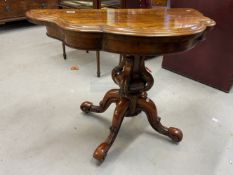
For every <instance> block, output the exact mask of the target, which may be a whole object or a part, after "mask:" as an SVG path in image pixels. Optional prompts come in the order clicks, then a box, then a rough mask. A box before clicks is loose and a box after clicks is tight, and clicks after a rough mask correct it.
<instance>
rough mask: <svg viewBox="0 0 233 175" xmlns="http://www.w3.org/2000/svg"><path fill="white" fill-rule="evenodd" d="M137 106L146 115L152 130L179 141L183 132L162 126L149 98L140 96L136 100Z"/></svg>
mask: <svg viewBox="0 0 233 175" xmlns="http://www.w3.org/2000/svg"><path fill="white" fill-rule="evenodd" d="M137 104H138V107H139V108H141V109H142V111H144V112H145V113H146V115H147V119H148V121H149V123H150V125H151V126H152V128H153V129H154V130H156V131H157V132H159V133H160V134H163V135H166V136H168V137H170V138H171V139H172V140H173V141H174V142H180V141H181V140H182V138H183V133H182V131H181V130H180V129H178V128H174V127H170V128H167V127H165V126H163V125H162V124H161V122H160V118H159V117H158V116H157V109H156V106H155V104H154V103H153V101H152V100H150V99H149V98H140V99H138V101H137Z"/></svg>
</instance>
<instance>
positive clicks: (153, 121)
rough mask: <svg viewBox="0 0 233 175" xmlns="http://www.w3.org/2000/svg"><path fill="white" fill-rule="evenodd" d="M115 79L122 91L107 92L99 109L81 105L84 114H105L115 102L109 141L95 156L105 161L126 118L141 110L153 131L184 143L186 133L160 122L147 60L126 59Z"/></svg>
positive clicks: (118, 68) (116, 72) (129, 57)
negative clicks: (152, 92)
mask: <svg viewBox="0 0 233 175" xmlns="http://www.w3.org/2000/svg"><path fill="white" fill-rule="evenodd" d="M112 78H113V80H114V82H115V83H116V84H118V85H119V86H120V89H119V90H118V89H112V90H110V91H108V92H107V93H106V94H105V96H104V98H103V100H102V101H101V102H100V103H99V106H95V105H93V104H92V103H91V102H84V103H82V105H81V110H82V111H83V112H86V113H88V112H96V113H102V112H104V111H105V110H106V109H107V108H108V107H109V106H110V105H111V104H112V103H116V108H115V111H114V114H113V119H112V126H111V127H110V134H109V136H108V137H107V139H106V140H105V141H104V142H103V143H101V144H100V145H99V146H98V147H97V148H96V150H95V152H94V154H93V157H94V158H95V159H97V160H100V161H103V160H104V159H105V157H106V155H107V153H108V151H109V149H110V147H111V145H112V144H113V142H114V140H115V138H116V136H117V134H118V131H119V129H120V126H121V123H122V121H123V119H124V117H130V116H136V115H137V114H139V113H140V112H141V111H144V112H145V113H146V115H147V118H148V121H149V123H150V125H151V126H152V128H154V129H155V130H156V131H157V132H159V133H160V134H163V135H165V136H168V137H170V138H171V139H172V140H173V141H175V142H180V141H181V140H182V137H183V134H182V131H181V130H180V129H177V128H173V127H169V128H167V127H165V126H163V125H162V124H161V123H160V118H159V117H158V116H157V109H156V106H155V104H154V102H153V101H152V100H151V99H149V98H148V97H147V93H146V91H148V90H149V89H150V88H151V87H152V86H153V82H154V80H153V77H152V76H151V75H150V74H149V73H148V72H147V70H146V69H145V64H144V58H143V57H139V56H127V57H125V58H124V59H123V61H122V62H121V63H120V65H119V66H117V67H116V68H114V69H113V71H112Z"/></svg>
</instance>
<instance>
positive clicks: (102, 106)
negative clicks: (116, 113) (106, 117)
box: [80, 89, 120, 113]
mask: <svg viewBox="0 0 233 175" xmlns="http://www.w3.org/2000/svg"><path fill="white" fill-rule="evenodd" d="M119 100H120V96H119V90H117V89H112V90H110V91H108V92H107V93H106V94H105V96H104V98H103V100H102V101H101V102H100V103H99V106H95V105H93V104H92V103H91V102H88V101H85V102H83V103H82V104H81V106H80V108H81V110H82V111H83V112H85V113H89V112H96V113H102V112H104V111H106V110H107V108H108V107H109V106H110V105H111V104H112V103H116V102H118V101H119Z"/></svg>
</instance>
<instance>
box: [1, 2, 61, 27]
mask: <svg viewBox="0 0 233 175" xmlns="http://www.w3.org/2000/svg"><path fill="white" fill-rule="evenodd" d="M57 7H58V0H0V24H4V23H6V22H10V21H16V20H22V19H25V18H26V17H25V12H26V11H28V10H29V9H37V8H57Z"/></svg>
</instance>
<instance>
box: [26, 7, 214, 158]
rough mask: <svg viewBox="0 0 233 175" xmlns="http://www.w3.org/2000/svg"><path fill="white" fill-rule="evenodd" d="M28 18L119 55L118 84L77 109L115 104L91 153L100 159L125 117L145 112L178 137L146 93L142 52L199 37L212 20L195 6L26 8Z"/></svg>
mask: <svg viewBox="0 0 233 175" xmlns="http://www.w3.org/2000/svg"><path fill="white" fill-rule="evenodd" d="M26 15H27V17H28V19H29V20H30V21H32V22H33V23H37V24H42V25H45V26H46V28H47V34H48V36H50V37H53V38H56V39H59V40H62V41H63V42H65V43H66V44H67V45H69V46H71V47H74V48H77V49H83V50H98V51H100V50H103V51H107V52H113V53H119V54H122V55H124V59H123V61H122V62H121V63H120V64H119V65H118V66H116V67H115V68H114V69H113V71H112V79H113V81H114V82H115V83H116V84H117V85H119V87H120V88H119V89H112V90H109V91H108V92H107V93H106V94H105V96H104V98H103V100H102V101H101V102H100V103H99V105H98V106H95V105H93V104H92V103H91V102H84V103H82V104H81V110H82V111H84V112H86V113H88V112H96V113H102V112H104V111H105V110H106V109H107V108H108V107H109V106H110V104H112V103H116V108H115V111H114V114H113V120H112V126H111V128H110V134H109V136H108V137H107V139H106V140H105V141H104V142H103V143H102V144H100V145H99V146H98V147H97V148H96V150H95V152H94V154H93V156H94V158H95V159H97V160H100V161H102V160H104V159H105V157H106V155H107V153H108V151H109V149H110V147H111V145H112V144H113V142H114V140H115V138H116V136H117V134H118V131H119V129H120V126H121V123H122V121H123V119H124V117H132V116H136V115H137V114H139V113H140V112H142V111H143V112H145V113H146V115H147V118H148V121H149V123H150V124H151V126H152V127H153V128H154V129H155V130H156V131H157V132H159V133H160V134H163V135H165V136H168V137H170V138H171V139H172V140H173V141H174V142H180V141H181V140H182V137H183V134H182V132H181V130H180V129H177V128H174V127H165V126H163V125H162V124H161V122H160V118H159V117H158V115H157V110H156V106H155V104H154V103H153V101H152V100H151V99H150V98H148V97H147V91H148V90H149V89H150V88H151V87H152V86H153V82H154V80H153V77H152V75H151V74H150V73H149V72H148V71H147V70H146V68H145V63H144V57H145V56H148V55H158V54H169V53H176V52H181V51H186V50H189V49H191V48H193V47H194V46H195V45H196V44H197V43H199V42H200V41H202V40H203V39H204V37H205V35H206V33H207V32H208V31H209V29H211V28H212V27H213V26H214V25H215V22H214V21H213V20H211V19H209V18H207V17H205V16H203V15H202V14H201V13H200V12H198V11H196V10H194V9H185V8H182V9H175V8H174V9H168V8H156V9H115V10H114V9H102V10H73V9H71V10H70V9H69V10H57V9H56V10H52V9H50V10H49V9H48V10H31V11H28V12H27V14H26Z"/></svg>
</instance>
